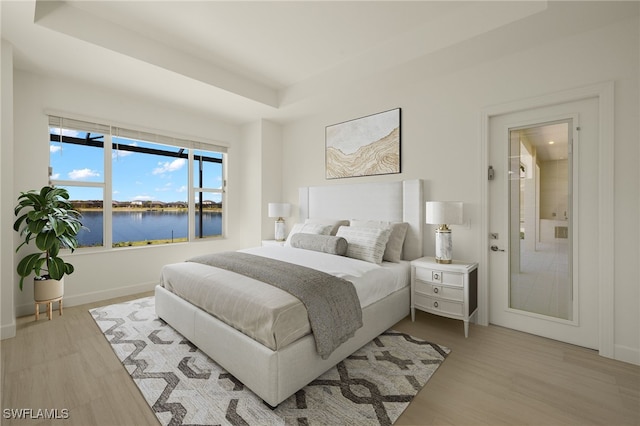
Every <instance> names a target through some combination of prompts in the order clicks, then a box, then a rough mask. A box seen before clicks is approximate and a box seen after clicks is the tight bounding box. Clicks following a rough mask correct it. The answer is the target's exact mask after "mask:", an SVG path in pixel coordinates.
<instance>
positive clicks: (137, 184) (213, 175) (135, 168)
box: [49, 129, 222, 202]
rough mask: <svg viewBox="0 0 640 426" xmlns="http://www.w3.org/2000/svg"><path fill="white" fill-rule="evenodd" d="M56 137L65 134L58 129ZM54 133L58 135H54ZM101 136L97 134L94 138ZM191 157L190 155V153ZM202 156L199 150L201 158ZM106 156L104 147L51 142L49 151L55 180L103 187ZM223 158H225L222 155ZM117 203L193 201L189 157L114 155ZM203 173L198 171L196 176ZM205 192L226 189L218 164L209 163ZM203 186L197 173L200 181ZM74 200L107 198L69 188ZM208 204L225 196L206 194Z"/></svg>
mask: <svg viewBox="0 0 640 426" xmlns="http://www.w3.org/2000/svg"><path fill="white" fill-rule="evenodd" d="M55 130H56V131H55V133H59V131H58V129H55ZM52 132H54V130H52ZM63 133H64V134H65V135H70V136H75V137H81V138H85V137H86V132H77V131H66V130H63ZM95 135H97V134H95V133H92V134H91V136H95ZM112 141H113V143H117V144H119V145H133V146H138V147H148V148H155V149H165V150H169V151H172V152H176V151H177V150H178V148H175V147H168V146H165V145H159V144H154V143H148V142H142V141H134V140H131V139H124V138H117V137H115V136H114V137H113V139H112ZM185 152H187V151H186V150H185ZM200 152H202V151H196V152H195V153H196V154H198V153H200ZM103 155H104V152H103V150H102V149H101V148H95V147H89V146H81V145H73V144H68V143H60V142H51V143H50V146H49V158H50V166H51V167H52V168H53V170H52V176H51V179H52V180H54V181H55V180H64V181H77V182H98V183H102V182H104V181H105V171H104V167H105V166H104V158H103ZM218 158H220V156H219V155H218ZM111 164H112V182H113V192H112V199H113V201H149V200H152V201H164V202H172V201H184V202H186V201H187V198H188V172H189V170H188V164H187V159H186V158H175V157H169V156H159V155H150V154H143V153H136V152H130V151H123V150H116V149H114V150H113V152H112V161H111ZM196 172H197V171H196ZM203 175H204V185H203V186H204V187H206V188H220V187H221V182H222V168H221V166H220V164H217V163H205V168H204V173H203ZM194 182H197V173H196V174H195V180H194ZM67 188H68V189H69V192H70V195H71V199H73V200H96V199H102V188H91V187H69V186H67ZM203 198H204V199H205V200H213V201H220V195H219V194H215V193H210V194H205V196H204V197H203Z"/></svg>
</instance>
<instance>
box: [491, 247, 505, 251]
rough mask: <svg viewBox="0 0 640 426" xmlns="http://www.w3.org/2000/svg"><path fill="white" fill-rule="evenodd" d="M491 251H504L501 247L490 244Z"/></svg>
mask: <svg viewBox="0 0 640 426" xmlns="http://www.w3.org/2000/svg"><path fill="white" fill-rule="evenodd" d="M491 251H504V250H503V249H501V248H498V246H491Z"/></svg>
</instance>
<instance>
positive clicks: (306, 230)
mask: <svg viewBox="0 0 640 426" xmlns="http://www.w3.org/2000/svg"><path fill="white" fill-rule="evenodd" d="M329 232H331V225H317V224H314V223H296V224H295V225H293V228H291V232H289V236H288V237H287V241H285V242H284V245H285V246H287V247H291V236H292V235H293V234H297V233H303V234H320V235H329Z"/></svg>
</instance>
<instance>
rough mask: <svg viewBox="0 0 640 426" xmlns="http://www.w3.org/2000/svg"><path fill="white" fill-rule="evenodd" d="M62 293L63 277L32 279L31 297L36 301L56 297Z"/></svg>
mask: <svg viewBox="0 0 640 426" xmlns="http://www.w3.org/2000/svg"><path fill="white" fill-rule="evenodd" d="M63 295H64V277H63V278H62V279H61V280H51V279H49V280H37V279H34V280H33V298H34V299H35V301H36V302H43V301H46V300H52V299H58V298H60V297H62V296H63Z"/></svg>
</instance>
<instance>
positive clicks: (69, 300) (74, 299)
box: [16, 281, 158, 318]
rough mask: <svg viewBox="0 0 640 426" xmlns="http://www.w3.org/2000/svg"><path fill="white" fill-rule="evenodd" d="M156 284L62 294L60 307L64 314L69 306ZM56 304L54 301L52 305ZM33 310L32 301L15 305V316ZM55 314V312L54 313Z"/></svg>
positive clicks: (143, 288) (120, 294)
mask: <svg viewBox="0 0 640 426" xmlns="http://www.w3.org/2000/svg"><path fill="white" fill-rule="evenodd" d="M156 285H158V282H157V281H152V282H147V283H142V284H133V285H128V286H124V287H118V288H112V289H109V290H101V291H94V292H91V293H82V294H78V295H75V296H70V295H66V294H65V295H64V297H63V298H62V309H63V315H64V309H65V308H68V307H71V306H78V305H84V304H87V303H93V302H101V301H104V300H109V299H113V298H115V297H123V296H130V295H133V294H138V293H145V292H149V291H152V290H153V289H154V288H155V286H156ZM55 306H57V305H56V304H55V303H54V307H55ZM34 312H35V304H34V302H33V301H32V302H30V303H28V304H23V305H20V306H16V318H17V317H22V316H25V315H33V313H34ZM56 315H57V314H56Z"/></svg>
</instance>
